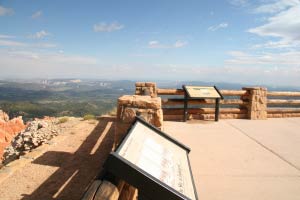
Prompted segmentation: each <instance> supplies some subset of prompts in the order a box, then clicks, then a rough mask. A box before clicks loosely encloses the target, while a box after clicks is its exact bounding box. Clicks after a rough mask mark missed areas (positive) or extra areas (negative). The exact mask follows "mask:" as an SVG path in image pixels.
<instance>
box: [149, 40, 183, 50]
mask: <svg viewBox="0 0 300 200" xmlns="http://www.w3.org/2000/svg"><path fill="white" fill-rule="evenodd" d="M187 44H188V42H185V41H181V40H177V41H176V42H175V43H174V44H171V45H167V44H161V43H160V42H159V41H156V40H153V41H149V42H148V48H151V49H171V48H182V47H184V46H186V45H187Z"/></svg>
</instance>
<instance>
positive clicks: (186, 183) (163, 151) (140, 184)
mask: <svg viewBox="0 0 300 200" xmlns="http://www.w3.org/2000/svg"><path fill="white" fill-rule="evenodd" d="M188 153H189V149H188V148H187V147H185V146H184V145H182V144H180V143H179V142H178V141H176V140H174V139H173V138H171V137H169V136H168V135H166V134H165V133H163V132H161V131H160V130H158V129H156V128H155V127H153V126H151V125H150V124H148V123H146V122H145V121H143V120H142V119H140V118H137V120H136V121H135V123H134V124H133V126H132V128H131V129H130V131H129V132H128V134H127V136H126V138H125V139H124V140H123V141H122V143H121V144H120V146H119V147H118V148H117V150H116V151H115V152H114V153H111V154H110V157H109V158H108V160H107V164H108V165H109V166H107V170H108V171H111V173H112V174H114V175H116V176H118V177H119V178H121V179H124V180H125V181H127V182H129V184H132V185H133V186H135V187H137V188H138V190H139V193H140V192H141V193H143V194H142V195H143V196H146V197H147V198H146V199H192V200H196V199H198V198H197V194H196V190H195V186H194V181H193V177H192V172H191V168H190V163H189V158H188ZM112 160H113V162H111V163H110V161H112ZM113 164H114V165H117V166H113ZM124 164H125V165H129V166H127V167H124V169H120V166H122V165H124ZM124 170H129V171H124ZM122 171H123V172H122ZM130 174H132V176H133V177H128V176H130ZM151 185H152V186H151ZM151 187H153V188H151ZM151 191H152V192H151ZM155 195H156V197H155Z"/></svg>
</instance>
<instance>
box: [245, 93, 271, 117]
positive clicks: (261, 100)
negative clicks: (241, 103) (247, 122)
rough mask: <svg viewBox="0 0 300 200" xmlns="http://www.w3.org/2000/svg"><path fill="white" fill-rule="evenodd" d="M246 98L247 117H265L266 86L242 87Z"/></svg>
mask: <svg viewBox="0 0 300 200" xmlns="http://www.w3.org/2000/svg"><path fill="white" fill-rule="evenodd" d="M243 90H247V95H246V96H245V97H246V98H248V99H247V100H248V105H247V109H248V114H247V115H248V119H267V88H263V87H244V88H243Z"/></svg>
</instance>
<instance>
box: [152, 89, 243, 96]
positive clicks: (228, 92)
mask: <svg viewBox="0 0 300 200" xmlns="http://www.w3.org/2000/svg"><path fill="white" fill-rule="evenodd" d="M220 92H221V94H222V95H223V96H242V95H246V94H247V91H246V90H220ZM157 94H158V95H184V91H183V89H160V88H159V89H157Z"/></svg>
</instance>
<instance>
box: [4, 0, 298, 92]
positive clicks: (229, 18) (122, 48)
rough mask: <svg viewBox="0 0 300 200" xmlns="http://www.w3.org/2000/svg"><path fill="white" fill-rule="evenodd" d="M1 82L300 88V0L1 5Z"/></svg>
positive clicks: (56, 0)
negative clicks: (68, 80)
mask: <svg viewBox="0 0 300 200" xmlns="http://www.w3.org/2000/svg"><path fill="white" fill-rule="evenodd" d="M0 69H1V74H0V78H100V79H133V80H156V79H157V80H200V81H212V82H238V83H244V84H269V85H278V86H279V85H291V86H296V85H299V84H300V0H258V1H248V0H227V1H226V0H224V1H220V0H219V1H212V0H210V1H200V0H197V1H196V0H195V1H192V0H185V1H183V0H159V1H153V0H151V1H146V0H144V1H143V0H131V1H125V0H124V1H121V0H119V1H116V0H110V1H99V0H98V1H61V0H51V1H50V0H44V1H30V0H27V1H17V0H4V1H3V0H2V1H0Z"/></svg>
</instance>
